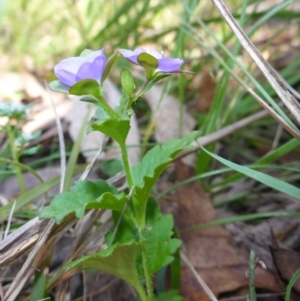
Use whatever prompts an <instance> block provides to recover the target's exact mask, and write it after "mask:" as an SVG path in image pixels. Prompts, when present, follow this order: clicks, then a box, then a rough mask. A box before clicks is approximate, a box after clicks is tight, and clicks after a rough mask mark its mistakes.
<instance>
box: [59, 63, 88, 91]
mask: <svg viewBox="0 0 300 301" xmlns="http://www.w3.org/2000/svg"><path fill="white" fill-rule="evenodd" d="M84 61H85V59H84V58H81V57H70V58H67V59H64V60H62V61H61V62H60V63H58V64H57V65H56V66H55V67H54V72H55V74H56V76H57V77H58V79H59V80H60V81H61V82H62V83H63V84H65V85H66V86H69V87H70V86H73V85H74V84H75V83H76V73H77V72H78V70H79V68H80V66H81V65H82V64H83V63H84Z"/></svg>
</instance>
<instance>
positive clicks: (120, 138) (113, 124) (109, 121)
mask: <svg viewBox="0 0 300 301" xmlns="http://www.w3.org/2000/svg"><path fill="white" fill-rule="evenodd" d="M95 118H96V120H95V121H93V123H92V124H91V125H90V129H92V130H93V131H99V132H102V133H104V134H105V135H107V136H109V137H110V138H112V139H113V140H115V141H117V142H118V143H119V144H120V145H125V141H126V138H127V135H128V133H129V129H130V118H129V117H128V116H127V114H125V113H124V114H122V115H121V116H120V117H119V118H111V117H110V116H108V114H107V112H106V111H105V110H103V108H102V107H99V108H98V109H97V111H96V116H95Z"/></svg>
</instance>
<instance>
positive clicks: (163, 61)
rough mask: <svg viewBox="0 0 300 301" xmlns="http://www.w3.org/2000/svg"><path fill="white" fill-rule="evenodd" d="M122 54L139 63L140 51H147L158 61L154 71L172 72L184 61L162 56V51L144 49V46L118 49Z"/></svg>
mask: <svg viewBox="0 0 300 301" xmlns="http://www.w3.org/2000/svg"><path fill="white" fill-rule="evenodd" d="M119 52H120V53H121V54H122V56H123V57H124V58H125V59H127V60H128V61H130V62H131V63H133V64H136V65H140V64H139V63H138V56H139V55H140V54H141V53H148V54H149V55H151V56H153V57H154V58H156V60H157V61H158V67H157V69H156V70H155V72H163V73H174V72H180V70H179V67H180V66H181V65H182V64H183V63H184V60H182V59H177V58H164V57H163V56H162V53H160V52H158V51H156V50H145V49H144V48H137V49H135V50H134V51H131V50H127V49H119Z"/></svg>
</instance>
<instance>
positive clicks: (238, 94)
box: [0, 0, 300, 187]
mask: <svg viewBox="0 0 300 301" xmlns="http://www.w3.org/2000/svg"><path fill="white" fill-rule="evenodd" d="M226 5H227V6H228V7H229V8H230V10H231V12H232V13H233V15H234V17H235V18H236V19H237V20H238V22H239V23H240V24H241V26H242V27H243V28H244V30H245V31H246V32H247V34H248V36H249V37H250V38H251V39H252V40H253V41H254V43H255V45H256V46H257V47H258V48H259V50H260V51H261V53H262V55H263V56H264V57H265V58H266V59H268V60H269V61H270V63H271V64H272V65H273V66H274V67H275V69H277V70H278V71H280V73H281V74H282V75H283V76H284V77H285V79H286V80H287V82H288V83H289V84H290V85H292V86H293V87H295V88H297V87H298V84H299V82H300V72H299V65H300V56H299V47H300V44H299V36H300V35H299V21H300V14H299V11H300V7H299V6H300V5H299V1H296V0H284V1H273V0H272V1H263V2H262V1H258V0H249V1H246V0H243V1H233V0H230V1H226ZM0 33H1V39H0V63H1V66H2V68H3V69H9V70H14V71H22V70H28V71H30V72H32V73H35V74H37V75H38V76H39V77H40V78H46V79H47V80H49V79H52V78H53V77H54V75H53V71H52V70H53V66H54V65H55V64H56V63H57V62H59V61H60V60H61V59H62V58H65V57H68V56H74V55H78V54H79V53H80V52H81V51H82V50H83V49H85V48H91V49H93V50H97V49H100V48H102V47H105V52H106V54H107V55H110V54H112V53H113V52H114V51H116V50H117V49H118V48H128V49H134V48H135V47H137V46H144V47H147V48H152V49H156V50H163V51H164V52H165V54H166V56H168V55H171V56H174V57H183V58H184V59H185V65H184V69H186V70H191V71H194V72H195V73H194V74H193V75H188V76H186V75H184V76H177V77H176V76H175V77H172V79H171V80H167V81H166V89H165V93H167V92H168V93H172V94H174V95H176V97H177V98H179V99H180V102H181V105H182V108H183V106H184V105H185V104H187V103H189V105H190V112H191V113H193V115H194V117H195V118H196V119H197V121H198V126H197V129H200V130H201V133H202V134H203V135H207V134H210V133H213V132H215V131H216V130H218V129H221V128H222V127H224V126H226V125H228V124H231V123H233V122H235V121H237V120H239V119H241V118H243V117H246V116H249V115H250V114H252V113H255V112H257V111H258V110H260V109H261V107H260V106H259V105H258V104H257V102H256V101H255V100H254V99H253V97H251V96H250V95H249V94H248V93H247V92H246V89H245V88H246V87H252V88H255V89H257V90H258V91H259V92H258V93H260V95H263V93H265V95H268V96H269V97H273V98H274V99H275V101H277V100H278V98H277V96H276V95H275V94H274V91H273V90H272V89H271V88H270V86H269V84H268V83H267V82H266V80H265V79H264V78H263V77H262V75H261V73H260V72H259V71H258V69H257V67H256V66H255V64H254V63H253V61H252V60H251V59H250V58H249V56H248V55H247V54H245V52H244V51H243V50H242V48H241V47H240V45H239V43H238V42H237V41H236V38H235V36H234V35H233V33H232V32H231V30H230V29H229V27H228V26H227V24H226V23H225V22H224V20H223V19H222V18H221V17H220V14H219V12H218V11H217V9H216V8H215V7H214V5H213V4H212V2H211V1H208V0H188V1H178V0H164V1H159V0H143V1H136V0H127V1H125V0H112V1H104V0H99V1H93V0H78V1H75V0H63V1H62V0H53V1H43V0H31V1H27V0H14V1H8V0H2V1H1V4H0ZM118 64H124V63H123V62H121V60H119V62H118ZM205 72H208V74H209V75H210V77H211V79H212V80H213V84H211V85H207V86H205V84H203V82H202V83H201V80H200V79H199V76H200V75H203V74H204V73H205ZM113 75H114V74H112V76H113ZM233 77H235V79H236V80H233ZM237 80H238V81H239V82H237ZM214 85H215V86H214ZM209 89H211V90H212V92H213V93H212V97H211V99H210V103H209V104H208V105H207V107H206V108H205V109H204V110H203V111H201V110H199V109H197V104H198V100H199V99H200V98H201V95H203V94H204V93H205V92H207V90H209ZM195 103H196V109H194V107H193V105H194V106H195ZM141 110H144V108H143V107H142V105H141ZM152 128H153V126H152V125H151V122H149V123H148V125H146V130H145V133H146V135H145V137H144V139H143V142H144V143H147V142H148V140H149V139H150V137H151V131H152ZM277 130H278V124H277V122H276V121H274V120H273V119H272V118H271V117H266V118H264V119H262V120H260V121H259V122H256V123H255V124H253V125H251V126H249V127H247V129H244V130H240V131H238V132H236V133H235V134H234V135H232V137H231V138H230V139H226V141H224V142H223V148H222V149H223V153H222V155H224V156H225V157H227V158H229V159H231V160H234V161H235V162H238V163H243V164H250V163H255V162H257V160H258V159H259V158H260V157H261V156H263V155H264V154H266V153H268V152H269V151H270V150H271V149H272V148H274V145H273V142H274V137H275V134H276V132H277ZM149 132H150V133H149ZM290 138H291V136H290V135H289V134H288V133H286V132H283V134H281V138H280V140H279V144H277V145H276V146H278V145H279V146H280V145H281V144H282V143H283V144H284V143H286V142H287V141H289V140H290ZM276 146H275V148H276ZM208 149H209V150H211V151H214V150H216V144H213V145H210V146H209V147H208ZM222 149H221V150H222ZM219 150H220V146H219ZM211 162H212V160H211V158H210V157H209V156H208V155H207V154H204V153H200V155H199V157H198V163H197V165H196V170H197V172H198V173H201V172H204V171H207V170H209V169H211V168H213V167H214V166H213V165H212V164H211ZM278 172H279V173H281V172H280V171H278ZM221 183H222V182H221ZM208 187H209V186H208Z"/></svg>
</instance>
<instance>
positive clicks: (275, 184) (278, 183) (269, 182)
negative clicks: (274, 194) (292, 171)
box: [201, 146, 300, 200]
mask: <svg viewBox="0 0 300 301" xmlns="http://www.w3.org/2000/svg"><path fill="white" fill-rule="evenodd" d="M201 149H202V150H203V151H205V152H206V153H207V154H209V155H210V156H212V157H213V158H215V159H216V160H218V161H219V162H221V163H223V164H224V165H226V166H228V167H230V168H232V169H234V170H236V171H238V172H240V173H242V174H244V175H245V176H248V177H249V178H252V179H254V180H256V181H258V182H260V183H262V184H265V185H266V186H268V187H271V188H273V189H275V190H278V191H280V192H283V193H285V194H287V195H289V196H291V197H293V198H295V199H297V200H300V189H299V188H297V187H296V186H293V185H291V184H289V183H286V182H284V181H282V180H279V179H277V178H274V177H271V176H269V175H266V174H264V173H262V172H259V171H256V170H254V169H251V168H249V167H245V166H241V165H238V164H236V163H233V162H230V161H228V160H226V159H224V158H221V157H220V156H218V155H215V154H213V153H211V152H209V151H208V150H206V149H205V148H204V147H202V146H201Z"/></svg>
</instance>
